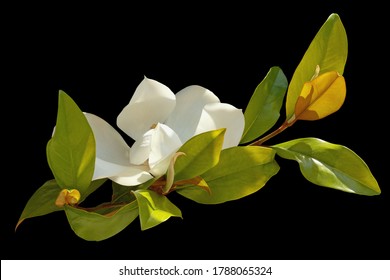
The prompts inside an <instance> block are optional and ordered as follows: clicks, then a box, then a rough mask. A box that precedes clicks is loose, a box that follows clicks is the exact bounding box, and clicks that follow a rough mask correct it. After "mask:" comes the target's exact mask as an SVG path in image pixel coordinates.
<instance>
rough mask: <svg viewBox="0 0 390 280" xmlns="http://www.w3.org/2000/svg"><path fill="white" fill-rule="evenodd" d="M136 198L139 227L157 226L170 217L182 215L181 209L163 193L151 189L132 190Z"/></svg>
mask: <svg viewBox="0 0 390 280" xmlns="http://www.w3.org/2000/svg"><path fill="white" fill-rule="evenodd" d="M133 193H134V195H135V197H136V198H137V202H138V207H139V218H140V222H141V229H142V230H146V229H149V228H152V227H154V226H157V225H159V224H161V223H163V222H165V221H166V220H168V219H169V218H170V217H180V218H181V217H182V215H181V211H180V209H179V208H177V207H176V206H175V205H174V204H173V203H172V202H170V201H169V199H168V198H167V197H166V196H164V195H159V194H157V193H156V192H154V191H151V190H137V191H135V192H133Z"/></svg>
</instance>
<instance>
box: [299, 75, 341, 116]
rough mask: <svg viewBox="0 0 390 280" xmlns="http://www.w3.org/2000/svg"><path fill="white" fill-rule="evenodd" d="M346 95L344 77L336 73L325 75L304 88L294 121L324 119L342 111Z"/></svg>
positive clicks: (306, 84) (308, 83)
mask: <svg viewBox="0 0 390 280" xmlns="http://www.w3.org/2000/svg"><path fill="white" fill-rule="evenodd" d="M345 95H346V87H345V80H344V77H343V76H340V75H339V74H338V73H337V72H335V71H333V72H327V73H324V74H322V75H320V76H318V77H317V78H315V79H314V80H313V81H311V82H307V83H305V85H304V86H303V89H302V92H301V95H300V96H299V98H298V101H297V104H296V105H295V118H294V119H297V120H310V121H312V120H318V119H322V118H324V117H326V116H328V115H330V114H332V113H334V112H336V111H337V110H338V109H340V107H341V105H343V103H344V100H345Z"/></svg>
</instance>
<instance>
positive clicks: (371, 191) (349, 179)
mask: <svg viewBox="0 0 390 280" xmlns="http://www.w3.org/2000/svg"><path fill="white" fill-rule="evenodd" d="M272 148H274V149H275V150H276V153H277V154H278V155H279V156H281V157H283V158H286V159H290V160H295V161H297V162H298V163H299V167H300V169H301V172H302V174H303V176H304V177H305V178H306V179H307V180H309V181H310V182H312V183H314V184H316V185H320V186H324V187H328V188H333V189H337V190H341V191H345V192H350V193H356V194H361V195H378V194H380V193H381V190H380V188H379V185H378V182H377V181H376V179H375V178H374V176H373V175H372V173H371V171H370V169H369V168H368V166H367V164H366V163H365V162H364V161H363V160H362V159H361V158H360V157H359V156H358V155H357V154H355V153H354V152H353V151H351V150H350V149H348V148H347V147H344V146H341V145H337V144H332V143H329V142H326V141H323V140H320V139H316V138H301V139H295V140H291V141H288V142H285V143H281V144H277V145H274V146H272Z"/></svg>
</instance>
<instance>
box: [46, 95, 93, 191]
mask: <svg viewBox="0 0 390 280" xmlns="http://www.w3.org/2000/svg"><path fill="white" fill-rule="evenodd" d="M58 100H59V101H58V114H57V123H56V127H55V131H54V134H53V137H52V138H51V139H50V140H49V142H48V143H47V147H46V152H47V161H48V163H49V166H50V168H51V170H52V172H53V175H54V177H55V179H56V181H57V183H58V185H59V186H60V187H61V188H75V189H78V190H79V191H80V193H81V194H82V196H83V195H84V194H85V193H86V192H87V189H88V187H89V186H90V184H91V180H92V176H93V172H94V168H95V138H94V135H93V132H92V129H91V127H90V126H89V123H88V121H87V119H86V117H85V115H84V114H83V112H82V111H81V110H80V108H79V107H78V106H77V104H76V103H75V102H74V101H73V100H72V98H70V97H69V96H68V95H67V94H66V93H65V92H63V91H60V92H59V95H58Z"/></svg>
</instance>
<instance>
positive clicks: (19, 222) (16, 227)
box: [15, 219, 24, 232]
mask: <svg viewBox="0 0 390 280" xmlns="http://www.w3.org/2000/svg"><path fill="white" fill-rule="evenodd" d="M23 221H24V219H20V220H19V221H18V223H17V224H16V226H15V232H16V230H17V229H18V227H19V226H20V224H21V223H22V222H23Z"/></svg>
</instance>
